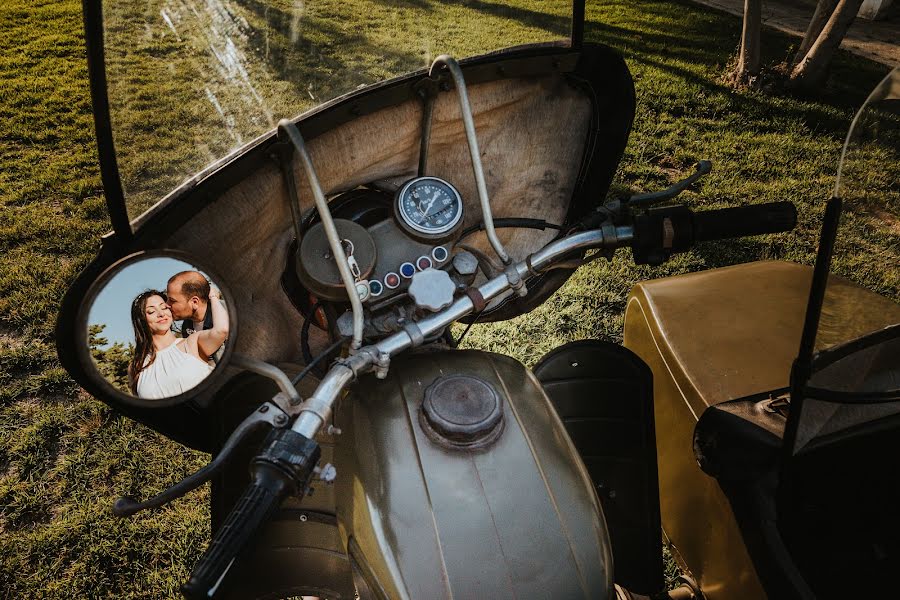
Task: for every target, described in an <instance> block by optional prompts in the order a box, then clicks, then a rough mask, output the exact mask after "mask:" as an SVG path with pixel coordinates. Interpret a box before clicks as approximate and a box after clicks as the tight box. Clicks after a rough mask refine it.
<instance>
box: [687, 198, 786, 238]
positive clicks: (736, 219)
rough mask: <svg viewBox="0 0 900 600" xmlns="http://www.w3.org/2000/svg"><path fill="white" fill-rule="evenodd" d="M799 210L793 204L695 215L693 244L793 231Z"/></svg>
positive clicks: (779, 203)
mask: <svg viewBox="0 0 900 600" xmlns="http://www.w3.org/2000/svg"><path fill="white" fill-rule="evenodd" d="M796 224H797V209H796V207H794V205H793V204H792V203H790V202H771V203H768V204H754V205H751V206H738V207H735V208H721V209H719V210H708V211H702V212H695V213H694V240H695V241H698V242H704V241H710V240H724V239H728V238H735V237H743V236H747V235H762V234H765V233H779V232H782V231H790V230H791V229H793V228H794V226H795V225H796Z"/></svg>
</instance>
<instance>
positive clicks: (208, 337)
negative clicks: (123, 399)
mask: <svg viewBox="0 0 900 600" xmlns="http://www.w3.org/2000/svg"><path fill="white" fill-rule="evenodd" d="M175 321H181V322H182V324H181V328H180V329H178V330H176V329H175V328H173V323H174V322H175ZM131 324H132V326H133V327H134V339H135V349H134V357H133V358H132V361H131V364H130V365H129V366H128V383H129V386H130V387H131V391H132V393H134V394H135V395H137V396H138V397H140V398H149V399H159V398H170V397H173V396H177V395H179V394H182V393H184V392H186V391H188V390H190V389H192V388H194V387H195V386H196V385H197V384H199V383H200V382H201V381H203V380H204V379H205V378H206V377H207V376H208V375H209V374H210V372H212V370H213V368H214V367H215V364H216V362H217V361H218V359H219V358H221V356H222V353H223V351H224V347H225V340H226V339H227V338H228V310H227V308H226V307H225V304H224V303H223V302H222V298H221V294H220V292H219V290H217V289H216V288H214V287H212V286H210V283H209V281H208V280H207V279H206V277H204V276H203V274H202V273H199V272H197V271H182V272H180V273H176V274H175V275H173V276H172V277H171V278H169V281H168V284H167V285H166V291H165V292H162V291H158V290H155V289H152V290H147V291H145V292H142V293H140V294H138V296H137V297H136V298H135V299H134V301H133V302H132V304H131Z"/></svg>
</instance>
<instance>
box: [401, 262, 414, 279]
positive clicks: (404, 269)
mask: <svg viewBox="0 0 900 600" xmlns="http://www.w3.org/2000/svg"><path fill="white" fill-rule="evenodd" d="M400 274H401V275H403V276H404V277H405V278H407V279H409V278H410V277H412V276H413V275H415V274H416V267H415V265H413V264H412V263H408V262H405V263H403V264H402V265H400Z"/></svg>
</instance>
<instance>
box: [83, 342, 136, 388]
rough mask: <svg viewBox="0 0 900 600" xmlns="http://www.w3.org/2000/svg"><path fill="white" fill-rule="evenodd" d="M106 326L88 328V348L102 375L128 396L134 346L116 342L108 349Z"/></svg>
mask: <svg viewBox="0 0 900 600" xmlns="http://www.w3.org/2000/svg"><path fill="white" fill-rule="evenodd" d="M105 328H106V325H89V326H88V347H89V348H90V349H91V357H92V358H93V359H94V361H95V363H96V364H97V369H98V370H99V371H100V374H101V375H102V376H103V377H104V378H105V379H106V380H107V381H109V382H110V383H111V384H113V385H114V386H116V387H117V388H118V389H120V390H122V391H123V392H125V393H126V394H129V393H131V390H129V389H128V365H129V363H130V362H131V359H132V358H133V357H134V344H128V345H127V346H126V345H125V344H123V343H122V342H116V343H115V344H113V345H112V346H109V347H108V348H104V346H107V345H108V344H109V340H107V339H106V338H105V337H102V334H103V330H104V329H105Z"/></svg>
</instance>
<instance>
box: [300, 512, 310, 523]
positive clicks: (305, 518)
mask: <svg viewBox="0 0 900 600" xmlns="http://www.w3.org/2000/svg"><path fill="white" fill-rule="evenodd" d="M307 519H309V517H307V516H306V513H301V515H300V520H301V521H302V522H304V523H306V521H307Z"/></svg>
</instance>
